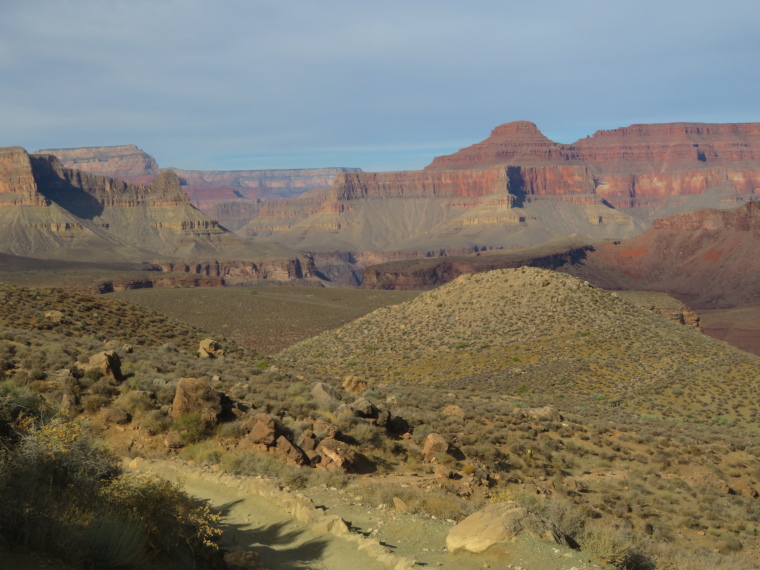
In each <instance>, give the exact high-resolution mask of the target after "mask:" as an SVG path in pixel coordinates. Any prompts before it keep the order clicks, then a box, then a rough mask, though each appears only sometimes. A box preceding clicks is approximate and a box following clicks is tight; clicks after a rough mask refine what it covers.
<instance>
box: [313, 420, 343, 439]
mask: <svg viewBox="0 0 760 570" xmlns="http://www.w3.org/2000/svg"><path fill="white" fill-rule="evenodd" d="M312 429H313V430H314V433H315V434H316V435H322V436H323V437H333V438H335V439H340V437H341V433H340V430H339V429H338V428H337V427H336V426H334V425H333V424H331V423H330V422H328V421H325V420H322V419H319V420H314V425H313V426H312Z"/></svg>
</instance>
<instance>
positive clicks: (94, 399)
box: [82, 394, 109, 414]
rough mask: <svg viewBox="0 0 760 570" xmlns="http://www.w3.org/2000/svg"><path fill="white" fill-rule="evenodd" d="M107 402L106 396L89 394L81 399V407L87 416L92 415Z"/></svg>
mask: <svg viewBox="0 0 760 570" xmlns="http://www.w3.org/2000/svg"><path fill="white" fill-rule="evenodd" d="M108 402H109V399H108V398H107V397H106V396H103V395H101V394H91V395H89V396H84V397H83V398H82V407H84V411H85V412H87V413H88V414H94V413H96V412H97V411H98V410H100V408H102V407H103V406H105V405H106V404H107V403H108Z"/></svg>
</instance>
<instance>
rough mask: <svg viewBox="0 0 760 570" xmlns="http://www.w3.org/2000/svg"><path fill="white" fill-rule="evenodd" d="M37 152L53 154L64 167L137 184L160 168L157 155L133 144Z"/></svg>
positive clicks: (151, 178)
mask: <svg viewBox="0 0 760 570" xmlns="http://www.w3.org/2000/svg"><path fill="white" fill-rule="evenodd" d="M38 154H50V155H53V156H55V157H56V158H58V160H60V161H61V164H62V165H63V166H64V167H65V168H74V169H77V170H83V171H85V172H91V173H92V174H99V175H101V176H108V177H109V178H115V179H117V180H125V181H127V182H134V183H139V184H147V183H148V182H150V181H151V180H153V178H155V177H156V176H157V175H158V172H159V169H158V163H157V162H156V159H155V158H153V157H152V156H150V155H149V154H147V153H146V152H145V151H143V150H142V149H139V148H137V147H136V146H135V145H133V144H126V145H119V146H97V147H82V148H54V149H46V150H40V151H38Z"/></svg>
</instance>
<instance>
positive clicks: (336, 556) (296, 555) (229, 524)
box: [140, 462, 387, 570]
mask: <svg viewBox="0 0 760 570" xmlns="http://www.w3.org/2000/svg"><path fill="white" fill-rule="evenodd" d="M140 471H142V469H140ZM150 472H152V473H155V474H156V475H158V476H160V477H163V478H165V479H168V480H170V481H174V482H180V483H182V485H183V487H184V489H185V491H186V492H187V493H188V494H189V495H192V496H193V497H196V498H199V499H201V500H203V501H205V502H207V503H208V504H209V505H210V506H211V507H212V508H213V509H215V510H218V511H220V512H221V513H222V515H223V517H222V528H223V533H224V534H223V536H222V540H221V542H220V546H221V547H222V548H225V549H227V548H231V547H233V546H239V547H243V548H245V549H246V550H253V551H255V552H257V553H258V554H259V555H260V556H261V560H262V562H263V563H264V566H265V567H266V568H267V569H268V570H295V569H302V568H309V569H313V570H323V569H324V570H357V569H361V570H380V569H383V570H387V568H386V567H385V566H384V565H382V564H381V563H380V562H378V561H377V560H376V559H374V558H371V557H370V556H368V555H367V554H366V553H365V552H363V551H360V550H358V549H357V548H356V545H355V544H352V543H350V542H348V541H346V540H344V539H341V538H339V537H336V536H333V535H331V534H314V533H312V532H311V531H310V530H309V526H308V525H307V524H305V523H302V522H300V521H298V520H296V519H294V518H293V517H292V516H291V515H289V514H288V513H286V512H285V511H284V510H283V509H281V508H280V507H278V506H276V505H274V504H272V503H271V502H269V501H268V500H267V499H265V498H263V497H260V496H258V495H253V494H250V493H246V492H245V491H242V490H238V489H233V488H230V487H226V486H224V485H221V484H218V483H214V482H211V481H204V480H201V479H197V478H194V477H188V476H187V474H185V473H183V472H182V471H181V470H179V469H177V468H175V467H173V466H171V465H169V464H167V463H166V462H162V463H160V464H151V465H150Z"/></svg>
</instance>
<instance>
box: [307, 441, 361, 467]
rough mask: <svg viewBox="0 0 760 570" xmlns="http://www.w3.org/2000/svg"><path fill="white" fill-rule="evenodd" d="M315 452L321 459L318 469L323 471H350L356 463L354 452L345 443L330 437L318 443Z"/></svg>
mask: <svg viewBox="0 0 760 570" xmlns="http://www.w3.org/2000/svg"><path fill="white" fill-rule="evenodd" d="M316 451H317V453H318V454H319V455H320V456H321V457H322V461H321V463H320V467H323V468H325V469H344V470H346V471H350V470H351V468H352V467H354V465H355V464H356V461H357V455H356V452H355V451H354V450H353V449H351V447H350V446H349V445H348V444H347V443H344V442H342V441H338V440H337V439H334V438H332V437H326V438H325V439H323V440H322V441H320V442H319V445H318V446H317V450H316Z"/></svg>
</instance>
